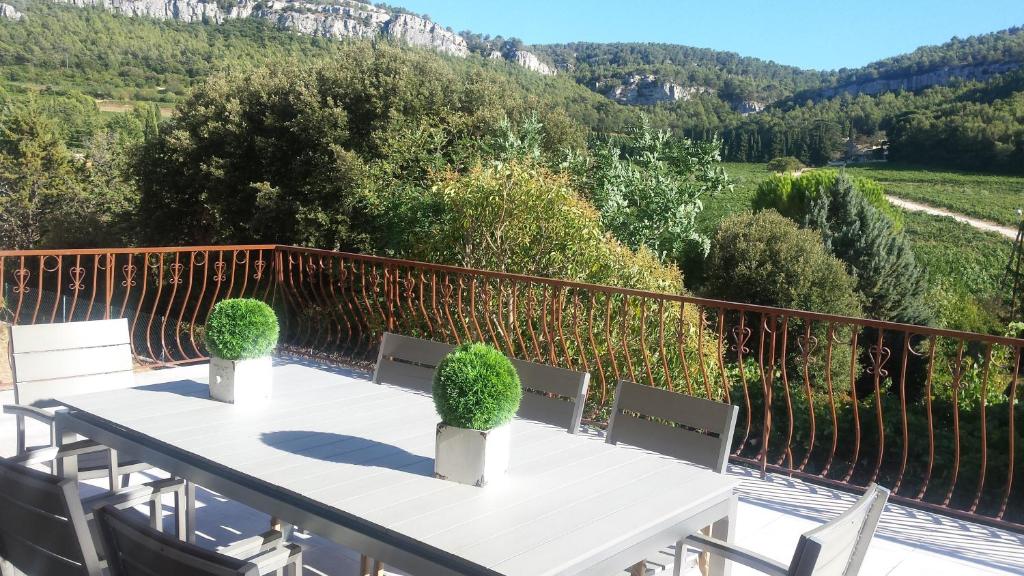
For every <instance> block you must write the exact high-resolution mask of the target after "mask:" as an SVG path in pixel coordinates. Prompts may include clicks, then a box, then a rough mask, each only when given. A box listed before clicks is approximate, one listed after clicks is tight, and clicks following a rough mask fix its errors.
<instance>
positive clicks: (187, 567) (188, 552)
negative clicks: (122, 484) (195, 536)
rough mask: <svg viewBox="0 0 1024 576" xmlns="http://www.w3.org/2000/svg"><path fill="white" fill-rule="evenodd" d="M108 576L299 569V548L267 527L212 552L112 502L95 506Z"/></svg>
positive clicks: (295, 573)
mask: <svg viewBox="0 0 1024 576" xmlns="http://www.w3.org/2000/svg"><path fill="white" fill-rule="evenodd" d="M96 520H97V523H98V524H99V528H100V536H101V538H102V541H103V547H104V549H105V550H106V551H107V563H108V566H109V569H110V576H243V575H244V576H260V575H262V574H270V573H271V572H273V573H275V574H279V575H280V574H284V573H285V572H284V571H285V569H287V570H288V571H289V572H290V574H291V575H292V576H299V575H300V574H302V548H301V547H300V546H299V545H298V544H286V543H283V541H282V537H281V533H280V532H277V531H274V530H271V531H269V532H265V533H263V534H261V535H259V536H253V537H252V538H247V539H245V540H241V541H239V542H236V543H234V544H231V545H230V546H225V547H223V548H219V549H218V550H217V551H216V552H213V551H211V550H206V549H203V548H200V547H199V546H196V545H195V544H189V543H187V542H181V541H180V540H175V539H174V538H170V537H168V536H167V535H165V534H162V533H160V532H157V531H156V530H153V529H152V528H150V527H148V526H146V525H144V524H142V523H141V522H137V521H135V520H133V519H132V518H129V517H128V516H127V515H125V514H124V513H123V512H121V511H119V510H118V509H117V508H115V507H113V506H104V507H103V508H100V509H99V510H97V511H96Z"/></svg>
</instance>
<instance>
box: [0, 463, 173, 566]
mask: <svg viewBox="0 0 1024 576" xmlns="http://www.w3.org/2000/svg"><path fill="white" fill-rule="evenodd" d="M74 449H75V448H74V446H71V445H68V446H65V447H62V448H61V449H57V448H43V449H40V450H34V451H31V452H27V453H26V454H23V455H21V456H16V457H14V458H10V459H6V458H0V511H2V512H0V574H3V576H13V575H21V574H25V575H28V576H38V575H44V574H45V575H47V576H49V575H53V576H64V575H76V576H77V575H82V576H100V574H101V573H102V572H101V569H102V562H101V561H100V555H99V554H98V552H97V549H96V547H95V545H94V540H93V537H92V536H91V531H90V524H91V522H92V516H93V514H92V511H93V510H94V509H95V508H96V507H98V506H104V505H106V506H111V507H116V508H130V507H133V506H136V505H139V504H146V503H148V504H149V507H150V521H151V522H152V523H153V524H154V525H156V526H159V525H160V523H161V518H162V516H161V514H160V513H159V512H158V511H159V510H160V509H161V504H160V500H161V499H162V497H163V495H164V494H169V493H172V494H174V495H175V498H177V499H178V502H181V498H183V497H184V485H183V484H182V483H181V481H175V480H158V481H156V482H151V483H148V484H144V485H140V486H133V487H132V488H130V489H127V490H125V491H122V492H118V493H110V492H107V493H104V494H101V495H100V496H97V497H93V498H88V499H85V500H80V499H79V493H78V483H77V482H75V481H73V480H65V479H62V478H58V477H57V476H53V475H52V474H47V473H45V472H41V471H39V470H34V469H32V468H29V467H28V466H29V465H33V464H39V463H43V462H46V461H49V460H52V459H54V458H59V457H62V456H65V455H67V453H68V452H71V451H74ZM182 523H183V520H182V519H181V518H180V515H179V517H178V522H177V524H176V526H177V530H178V534H179V535H181V534H183V530H184V527H183V526H182Z"/></svg>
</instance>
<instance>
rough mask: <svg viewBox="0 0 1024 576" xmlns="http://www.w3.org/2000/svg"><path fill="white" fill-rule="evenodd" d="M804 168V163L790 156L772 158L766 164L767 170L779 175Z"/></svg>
mask: <svg viewBox="0 0 1024 576" xmlns="http://www.w3.org/2000/svg"><path fill="white" fill-rule="evenodd" d="M806 167H807V166H804V163H803V162H801V161H800V159H799V158H794V157H792V156H780V157H779V158H772V159H771V161H769V162H768V170H770V171H772V172H779V173H785V172H797V171H799V170H803V169H804V168H806Z"/></svg>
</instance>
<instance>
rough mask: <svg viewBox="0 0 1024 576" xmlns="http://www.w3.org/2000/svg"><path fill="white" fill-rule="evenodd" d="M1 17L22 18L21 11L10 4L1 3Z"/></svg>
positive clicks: (9, 18) (8, 18)
mask: <svg viewBox="0 0 1024 576" xmlns="http://www.w3.org/2000/svg"><path fill="white" fill-rule="evenodd" d="M0 19H5V20H21V12H18V10H17V9H15V7H14V6H11V5H10V4H0Z"/></svg>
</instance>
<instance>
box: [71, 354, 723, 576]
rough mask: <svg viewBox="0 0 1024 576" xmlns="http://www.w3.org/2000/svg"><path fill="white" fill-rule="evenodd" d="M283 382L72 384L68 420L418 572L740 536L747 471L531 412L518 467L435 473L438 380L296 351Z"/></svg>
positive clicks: (515, 456)
mask: <svg viewBox="0 0 1024 576" xmlns="http://www.w3.org/2000/svg"><path fill="white" fill-rule="evenodd" d="M274 382H275V385H274V398H273V400H272V401H271V402H269V403H267V404H265V405H260V406H234V405H229V404H222V403H219V402H215V401H213V400H210V399H209V398H208V387H207V385H206V384H205V383H203V382H197V381H191V380H186V381H178V382H168V383H164V384H156V385H150V386H142V387H138V388H131V389H126V390H113V391H109V392H99V393H94V394H87V395H80V396H67V397H61V398H59V399H58V400H59V401H60V402H61V403H62V404H64V405H65V406H67V407H68V410H67V411H65V412H62V413H61V414H60V415H59V416H58V420H57V421H58V426H59V430H60V431H61V433H62V434H63V435H64V437H68V438H70V437H71V435H73V434H81V435H82V436H85V437H88V438H92V439H94V440H96V441H98V442H101V443H103V444H105V445H108V446H110V447H111V448H114V449H116V450H118V451H120V452H121V453H123V454H124V455H126V456H127V457H130V458H139V459H141V460H143V461H145V462H148V463H150V464H152V465H154V466H157V467H159V468H162V469H164V470H166V471H167V472H169V473H171V474H173V475H175V476H178V477H181V478H185V479H188V480H189V481H191V482H194V483H197V484H199V485H201V486H204V487H207V488H209V489H211V490H214V491H216V492H218V493H221V494H223V495H224V496H226V497H228V498H231V499H234V500H237V501H239V502H242V503H244V504H247V505H249V506H251V507H253V508H256V509H258V510H262V511H264V512H266V513H268V514H272V515H274V516H276V517H279V518H281V519H283V520H284V521H285V522H288V523H291V524H294V525H298V526H301V527H302V528H304V529H308V530H309V531H311V532H314V533H317V534H319V535H321V536H324V537H327V538H330V539H332V540H334V541H336V542H338V543H339V544H342V545H344V546H348V547H350V548H352V549H354V550H357V551H359V552H361V553H364V554H367V555H369V556H372V557H374V558H377V559H379V560H381V561H383V562H384V563H386V564H387V565H389V566H394V567H396V568H399V569H401V570H404V571H407V572H409V573H411V574H413V575H416V576H430V575H434V574H459V575H467V576H468V575H499V574H500V575H506V576H513V575H514V576H547V575H552V576H554V575H570V574H587V575H602V574H608V575H611V574H621V573H622V572H623V570H624V569H625V568H626V567H627V566H629V565H631V564H633V563H635V562H637V561H639V560H640V559H643V558H654V557H656V556H657V554H658V551H659V550H661V549H663V548H664V547H666V546H668V545H670V544H672V543H673V542H675V541H677V540H679V539H680V538H682V537H684V536H686V535H688V534H691V533H693V532H695V531H697V530H699V529H701V528H702V527H704V526H707V525H711V524H714V527H713V530H714V533H715V535H716V536H717V537H720V538H723V539H729V540H731V538H732V533H733V527H734V517H735V510H736V498H735V496H734V494H733V488H734V486H735V485H736V484H737V481H735V480H734V479H731V478H728V477H723V476H721V475H719V474H715V473H713V472H711V471H709V470H706V469H703V468H700V467H697V466H694V465H690V464H687V463H685V462H681V461H679V460H675V459H672V458H667V457H664V456H660V455H656V454H652V453H649V452H646V451H643V450H639V449H636V448H631V447H627V446H622V445H619V446H612V445H609V444H606V443H604V442H603V441H602V440H601V439H599V438H595V437H588V436H587V435H572V434H568V433H566V431H565V429H564V428H556V427H553V426H548V425H544V424H540V423H537V422H531V421H525V420H518V419H517V420H516V421H515V422H514V423H513V432H512V438H513V441H512V464H511V469H510V471H509V473H508V475H507V477H506V478H504V479H503V480H502V481H501V482H500V483H497V484H492V485H488V486H487V487H484V488H476V487H473V486H465V485H461V484H456V483H454V482H450V481H446V480H440V479H436V478H434V477H433V476H432V474H433V452H434V431H435V424H436V423H437V420H438V417H437V414H436V412H435V410H434V406H433V402H432V399H431V398H430V397H429V396H425V395H421V394H417V393H414V392H410V391H407V390H403V389H400V388H393V387H389V386H385V385H377V384H373V383H371V382H370V381H368V380H364V379H359V378H355V377H351V376H345V375H342V374H339V373H332V372H330V371H325V370H319V369H315V368H312V367H309V366H303V365H298V364H285V365H280V366H277V367H275V369H274ZM75 467H76V463H75V462H74V461H73V460H69V461H68V462H65V466H64V471H65V474H67V475H69V476H72V477H73V476H74V473H75V469H76V468H75ZM189 523H190V525H191V526H193V527H194V515H193V516H192V517H191V518H190V519H189ZM712 568H713V570H714V572H715V573H716V574H718V575H724V574H727V572H728V566H727V563H724V562H717V564H716V565H714V566H713V567H712Z"/></svg>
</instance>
